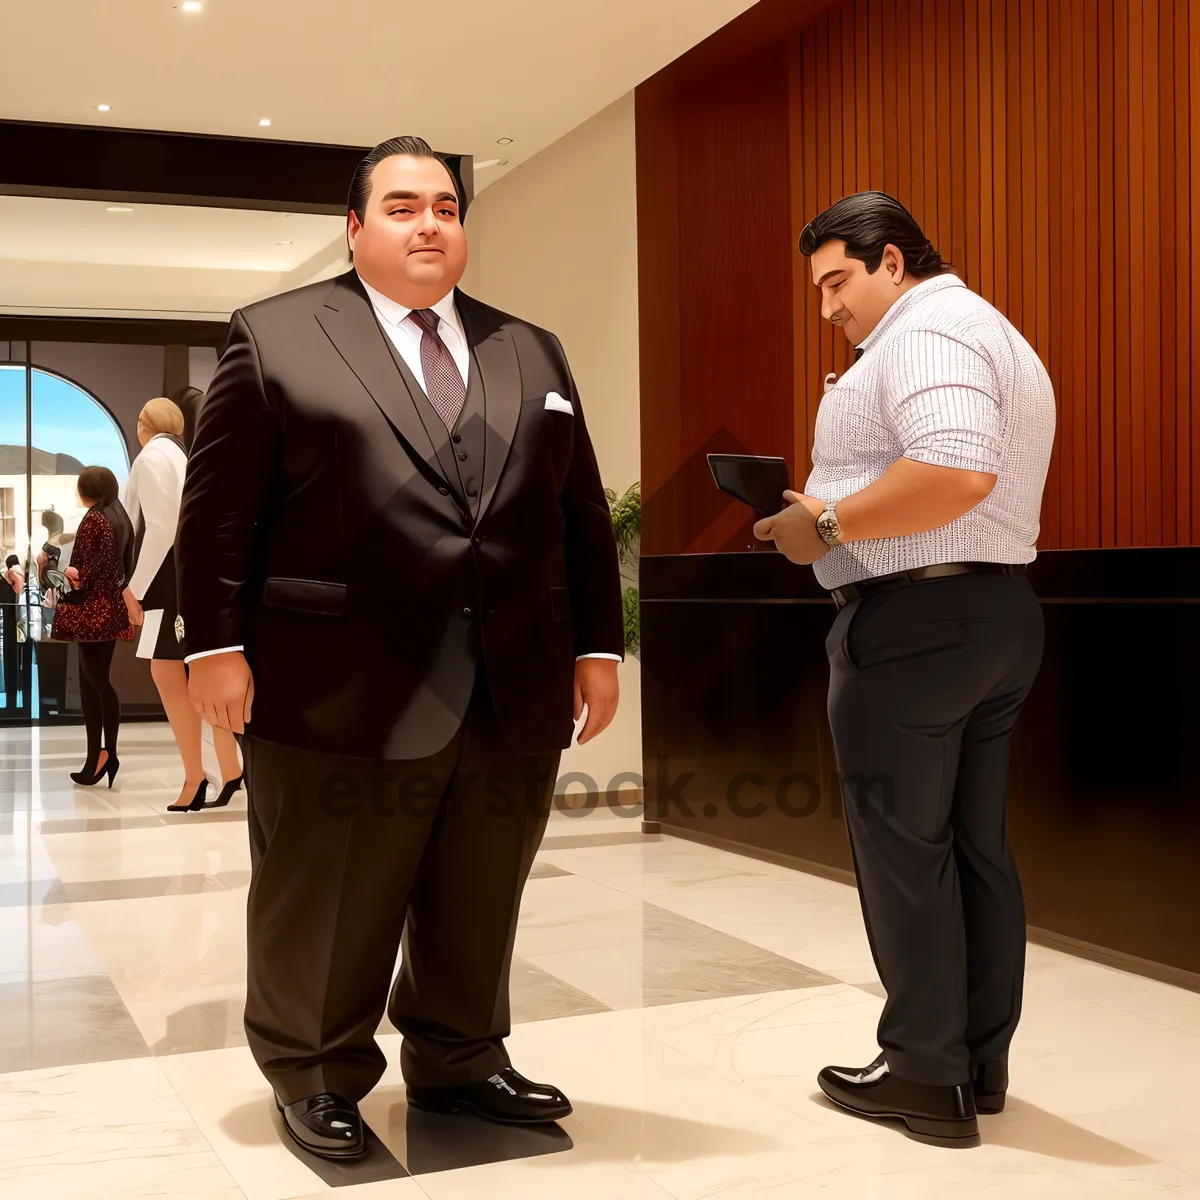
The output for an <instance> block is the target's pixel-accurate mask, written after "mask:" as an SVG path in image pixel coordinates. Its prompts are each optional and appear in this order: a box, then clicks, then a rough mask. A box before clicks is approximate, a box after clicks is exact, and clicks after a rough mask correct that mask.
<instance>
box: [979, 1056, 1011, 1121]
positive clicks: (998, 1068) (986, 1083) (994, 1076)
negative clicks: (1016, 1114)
mask: <svg viewBox="0 0 1200 1200" xmlns="http://www.w3.org/2000/svg"><path fill="white" fill-rule="evenodd" d="M971 1086H972V1089H973V1091H974V1092H975V1108H976V1109H977V1110H978V1111H979V1112H981V1113H988V1114H992V1113H999V1112H1003V1111H1004V1100H1005V1097H1006V1096H1007V1094H1008V1063H1007V1062H1005V1061H1004V1060H1003V1059H1001V1058H998V1059H994V1060H993V1061H992V1062H985V1063H980V1064H979V1065H978V1066H977V1067H976V1068H975V1076H974V1078H973V1079H972V1080H971Z"/></svg>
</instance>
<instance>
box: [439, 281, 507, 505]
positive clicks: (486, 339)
mask: <svg viewBox="0 0 1200 1200" xmlns="http://www.w3.org/2000/svg"><path fill="white" fill-rule="evenodd" d="M455 299H456V304H457V307H458V315H459V317H461V319H462V323H463V331H464V332H465V333H466V335H467V345H469V346H470V347H471V351H472V353H473V354H474V357H475V362H476V363H477V364H478V366H479V376H480V381H481V383H482V385H483V389H484V392H483V395H484V412H485V414H486V420H487V445H486V447H485V449H484V460H483V494H482V495H481V496H480V498H479V511H478V518H479V519H482V517H483V515H484V513H486V512H487V509H488V505H489V504H490V503H491V500H492V497H493V496H494V495H495V494H496V486H497V485H498V484H499V482H500V476H501V475H502V474H503V473H504V467H505V464H506V463H507V462H508V456H509V452H510V451H511V450H512V444H513V437H514V435H515V434H516V430H517V420H518V418H519V417H520V415H521V364H520V362H519V361H518V359H517V348H516V346H515V344H514V343H513V339H512V334H511V333H509V331H508V330H507V329H505V327H504V326H503V325H502V324H501V323H500V322H499V320H498V316H499V314H497V313H496V312H495V311H494V310H493V309H489V308H487V307H485V306H484V305H481V304H480V303H479V302H478V301H476V300H472V299H471V297H470V296H466V295H464V294H463V293H462V292H458V293H457V295H456V298H455Z"/></svg>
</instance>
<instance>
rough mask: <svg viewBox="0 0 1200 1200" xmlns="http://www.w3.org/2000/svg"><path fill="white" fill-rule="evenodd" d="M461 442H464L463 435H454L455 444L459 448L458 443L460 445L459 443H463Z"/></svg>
mask: <svg viewBox="0 0 1200 1200" xmlns="http://www.w3.org/2000/svg"><path fill="white" fill-rule="evenodd" d="M461 441H462V434H461V433H456V434H455V435H454V444H455V445H456V446H457V445H458V443H459V442H461Z"/></svg>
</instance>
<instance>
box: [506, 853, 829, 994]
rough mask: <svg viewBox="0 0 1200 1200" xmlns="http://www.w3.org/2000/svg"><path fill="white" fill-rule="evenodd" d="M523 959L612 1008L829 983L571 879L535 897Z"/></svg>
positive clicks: (529, 902)
mask: <svg viewBox="0 0 1200 1200" xmlns="http://www.w3.org/2000/svg"><path fill="white" fill-rule="evenodd" d="M517 952H518V953H519V954H520V955H521V956H522V957H523V958H525V959H526V960H528V961H529V962H531V963H533V964H534V965H535V966H537V967H540V968H541V969H542V970H544V971H546V972H548V973H549V974H550V975H552V976H555V977H556V978H558V979H562V980H565V981H566V982H568V983H570V984H571V985H573V986H574V987H576V988H578V989H580V990H581V991H583V992H585V993H586V994H588V995H591V996H595V997H596V999H597V1000H600V1001H602V1002H603V1003H604V1004H606V1005H608V1006H609V1007H611V1008H640V1007H643V1006H647V1005H659V1004H676V1003H680V1002H684V1001H689V1000H697V999H703V998H706V997H712V996H730V995H745V994H747V993H751V992H762V991H768V990H771V989H775V988H803V987H812V986H819V985H821V984H824V983H828V982H830V981H829V980H828V979H827V978H826V977H824V976H822V975H820V974H818V973H815V972H812V971H809V970H808V969H807V968H806V967H803V966H801V965H799V964H798V963H795V962H791V961H789V960H787V959H785V958H782V957H780V956H779V955H774V954H771V953H769V952H768V951H764V950H762V949H760V948H758V947H756V946H752V945H748V944H747V943H745V942H741V941H739V940H738V939H736V938H733V937H730V936H728V935H726V934H723V933H720V932H718V931H716V930H713V929H711V928H709V927H707V926H703V925H699V924H697V923H696V922H694V921H690V920H688V919H687V918H685V917H681V916H679V915H677V914H675V913H671V912H668V911H667V910H665V909H661V908H658V907H657V906H655V905H649V904H643V903H641V902H639V901H637V900H634V899H632V898H631V897H630V898H627V897H624V896H620V895H619V894H617V893H613V892H611V891H610V890H608V889H606V888H605V887H604V886H603V885H600V884H596V883H594V882H592V881H590V880H584V879H575V878H570V877H568V878H563V879H556V880H548V881H546V882H544V883H542V884H540V885H539V887H538V890H537V892H536V894H530V893H527V895H526V899H525V903H524V905H523V906H522V920H521V924H520V925H519V927H518V930H517Z"/></svg>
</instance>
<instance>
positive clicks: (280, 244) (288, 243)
mask: <svg viewBox="0 0 1200 1200" xmlns="http://www.w3.org/2000/svg"><path fill="white" fill-rule="evenodd" d="M291 244H292V243H291V242H276V243H275V245H277V246H290V245H291Z"/></svg>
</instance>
